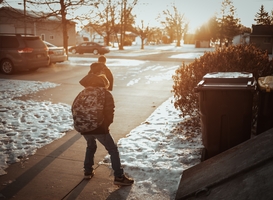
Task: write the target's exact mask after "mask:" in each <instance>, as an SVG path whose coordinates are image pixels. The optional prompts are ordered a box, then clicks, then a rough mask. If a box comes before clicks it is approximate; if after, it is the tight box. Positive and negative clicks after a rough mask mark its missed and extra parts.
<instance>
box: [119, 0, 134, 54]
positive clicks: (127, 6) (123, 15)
mask: <svg viewBox="0 0 273 200" xmlns="http://www.w3.org/2000/svg"><path fill="white" fill-rule="evenodd" d="M137 2H138V0H133V2H132V3H129V2H128V0H121V2H120V43H119V50H123V45H124V38H125V31H126V28H127V26H128V22H129V19H130V17H132V15H131V12H132V10H133V8H134V7H135V5H136V4H137Z"/></svg>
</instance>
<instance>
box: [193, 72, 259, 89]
mask: <svg viewBox="0 0 273 200" xmlns="http://www.w3.org/2000/svg"><path fill="white" fill-rule="evenodd" d="M202 89H205V90H206V89H214V90H246V89H247V90H255V89H256V81H255V78H254V77H253V74H252V73H248V72H213V73H208V74H206V75H205V76H203V79H202V80H201V81H200V82H199V83H198V85H197V90H202Z"/></svg>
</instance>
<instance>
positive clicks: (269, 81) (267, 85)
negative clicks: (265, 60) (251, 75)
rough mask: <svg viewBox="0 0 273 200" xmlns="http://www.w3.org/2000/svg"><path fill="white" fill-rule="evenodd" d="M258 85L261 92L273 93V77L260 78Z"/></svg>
mask: <svg viewBox="0 0 273 200" xmlns="http://www.w3.org/2000/svg"><path fill="white" fill-rule="evenodd" d="M258 84H259V87H260V89H261V90H265V91H266V92H270V91H273V76H265V77H259V78H258Z"/></svg>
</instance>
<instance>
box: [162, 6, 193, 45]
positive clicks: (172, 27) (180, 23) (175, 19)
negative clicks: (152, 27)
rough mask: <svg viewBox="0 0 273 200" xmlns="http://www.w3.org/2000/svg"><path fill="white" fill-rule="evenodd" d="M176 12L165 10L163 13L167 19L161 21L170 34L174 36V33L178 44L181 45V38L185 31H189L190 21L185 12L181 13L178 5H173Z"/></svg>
mask: <svg viewBox="0 0 273 200" xmlns="http://www.w3.org/2000/svg"><path fill="white" fill-rule="evenodd" d="M172 7H173V11H174V13H172V12H171V11H170V10H168V9H167V10H164V11H163V15H164V16H165V19H164V20H163V21H161V24H162V25H163V26H164V27H165V29H166V30H167V32H168V33H169V36H170V37H171V38H172V34H173V35H174V37H175V39H176V41H177V42H176V46H181V43H180V41H181V39H182V36H183V34H184V33H186V32H187V29H188V22H186V20H185V17H184V14H181V13H180V12H179V11H178V9H177V8H176V6H172Z"/></svg>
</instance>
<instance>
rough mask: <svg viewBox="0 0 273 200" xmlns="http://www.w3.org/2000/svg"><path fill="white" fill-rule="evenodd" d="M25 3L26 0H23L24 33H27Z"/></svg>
mask: <svg viewBox="0 0 273 200" xmlns="http://www.w3.org/2000/svg"><path fill="white" fill-rule="evenodd" d="M26 3H27V0H24V34H25V35H26V33H27V25H26Z"/></svg>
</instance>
